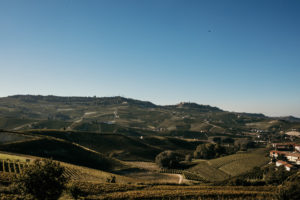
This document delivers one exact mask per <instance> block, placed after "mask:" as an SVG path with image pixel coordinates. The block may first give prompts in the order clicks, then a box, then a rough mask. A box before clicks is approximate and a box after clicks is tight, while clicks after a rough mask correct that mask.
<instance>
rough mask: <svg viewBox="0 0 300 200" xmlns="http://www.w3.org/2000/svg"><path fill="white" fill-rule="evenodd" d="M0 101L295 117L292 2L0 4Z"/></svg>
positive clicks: (297, 89) (298, 51) (298, 9)
mask: <svg viewBox="0 0 300 200" xmlns="http://www.w3.org/2000/svg"><path fill="white" fill-rule="evenodd" d="M0 69H1V71H0V96H7V95H13V94H42V95H49V94H52V95H62V96H94V95H96V96H115V95H122V96H125V97H131V98H136V99H141V100H149V101H152V102H154V103H156V104H161V105H164V104H175V103H178V102H180V101H192V102H197V103H200V104H209V105H212V106H218V107H220V108H222V109H225V110H229V111H238V112H241V111H244V112H259V113H264V114H267V115H271V116H283V115H295V116H298V117H300V1H298V0H280V1H279V0H235V1H233V0H226V1H225V0H219V1H216V0H205V1H204V0H203V1H201V0H195V1H189V0H181V1H177V0H157V1H156V0H135V1H132V0H119V1H115V0H106V1H104V0H94V1H92V0H87V1H84V0H80V1H72V0H45V1H31V0H26V1H25V0H19V1H16V0H0Z"/></svg>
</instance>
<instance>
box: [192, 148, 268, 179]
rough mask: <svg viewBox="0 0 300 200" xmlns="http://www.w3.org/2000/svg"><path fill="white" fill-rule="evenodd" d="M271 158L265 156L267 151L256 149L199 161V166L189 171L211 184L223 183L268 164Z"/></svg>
mask: <svg viewBox="0 0 300 200" xmlns="http://www.w3.org/2000/svg"><path fill="white" fill-rule="evenodd" d="M268 161H269V158H268V157H266V156H265V149H256V150H253V151H250V152H245V153H237V154H233V155H229V156H224V157H221V158H216V159H212V160H201V161H197V165H196V166H194V167H192V168H190V169H189V171H191V172H193V173H196V174H198V175H199V176H202V177H203V179H204V180H207V181H209V182H214V181H222V180H225V179H227V178H229V177H232V176H237V175H240V174H242V173H245V172H247V171H250V170H251V169H253V168H254V167H256V166H258V167H260V166H263V165H265V164H267V163H268Z"/></svg>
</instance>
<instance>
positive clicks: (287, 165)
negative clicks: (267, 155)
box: [276, 160, 293, 168]
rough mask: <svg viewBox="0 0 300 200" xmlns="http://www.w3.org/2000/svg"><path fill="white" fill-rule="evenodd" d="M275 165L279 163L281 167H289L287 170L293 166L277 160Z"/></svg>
mask: <svg viewBox="0 0 300 200" xmlns="http://www.w3.org/2000/svg"><path fill="white" fill-rule="evenodd" d="M276 163H281V164H282V165H284V166H286V167H289V168H292V167H293V165H291V164H289V163H287V162H285V161H283V160H277V161H276Z"/></svg>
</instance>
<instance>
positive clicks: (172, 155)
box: [155, 151, 183, 169]
mask: <svg viewBox="0 0 300 200" xmlns="http://www.w3.org/2000/svg"><path fill="white" fill-rule="evenodd" d="M181 161H183V156H182V155H180V154H178V153H176V152H174V151H163V152H161V153H159V154H158V155H157V156H156V157H155V162H156V164H157V165H158V166H159V167H161V168H167V169H172V168H178V167H180V162H181Z"/></svg>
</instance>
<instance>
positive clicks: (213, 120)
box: [0, 95, 300, 139]
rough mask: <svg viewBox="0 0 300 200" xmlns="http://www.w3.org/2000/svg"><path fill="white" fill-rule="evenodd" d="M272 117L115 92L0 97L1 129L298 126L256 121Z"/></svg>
mask: <svg viewBox="0 0 300 200" xmlns="http://www.w3.org/2000/svg"><path fill="white" fill-rule="evenodd" d="M274 119H276V118H270V117H266V116H264V115H263V114H253V113H235V112H227V111H223V110H221V109H220V108H217V107H212V106H209V105H199V104H196V103H190V102H188V103H187V102H182V103H179V104H177V105H168V106H159V105H155V104H153V103H151V102H148V101H139V100H135V99H130V98H124V97H120V96H116V97H59V96H40V95H38V96H34V95H15V96H9V97H4V98H0V129H9V130H31V129H56V130H68V131H72V130H73V131H84V132H101V133H119V134H123V135H132V136H133V135H136V136H137V135H149V134H150V135H153V134H161V133H163V134H164V135H166V134H167V133H170V134H173V135H174V133H175V135H176V136H180V134H181V136H183V135H187V132H192V133H193V137H194V138H199V139H200V138H203V133H206V134H209V135H215V134H241V133H243V132H249V131H251V130H252V129H253V128H262V129H264V130H265V131H273V132H280V131H287V130H290V129H298V127H300V121H299V120H298V118H294V117H286V118H278V119H276V120H279V121H280V120H284V121H285V122H282V124H284V126H283V125H282V126H280V125H279V126H268V125H266V126H265V125H263V126H260V125H259V124H260V123H269V122H271V121H274ZM252 125H254V126H252ZM257 125H258V126H257ZM124 130H126V131H124ZM197 133H199V134H198V136H197Z"/></svg>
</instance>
